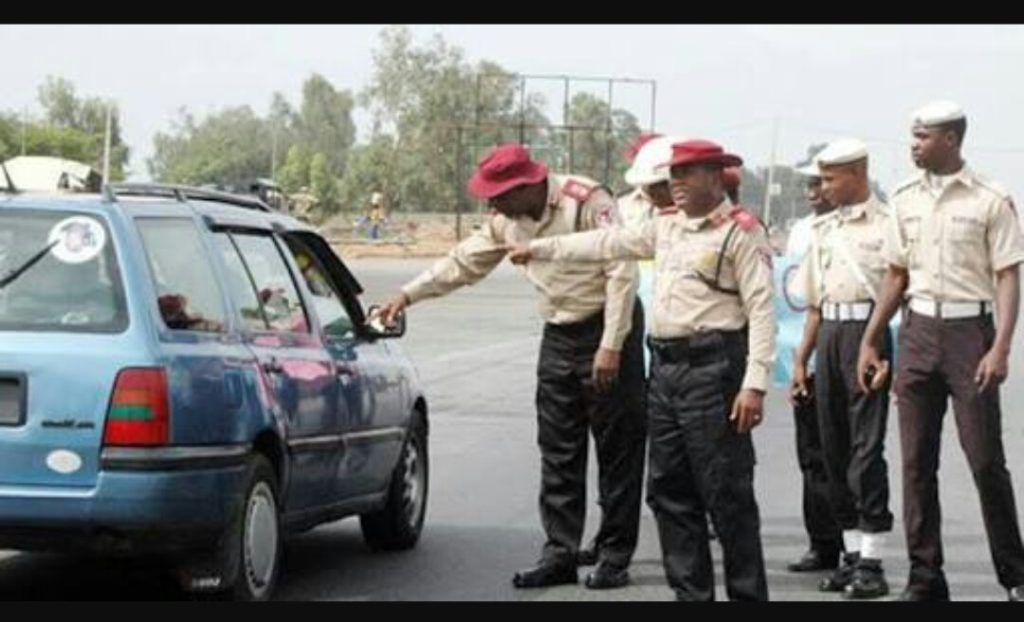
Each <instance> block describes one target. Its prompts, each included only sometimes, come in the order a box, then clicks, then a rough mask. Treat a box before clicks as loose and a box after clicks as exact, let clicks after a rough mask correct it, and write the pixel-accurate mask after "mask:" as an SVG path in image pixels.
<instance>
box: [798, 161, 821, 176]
mask: <svg viewBox="0 0 1024 622" xmlns="http://www.w3.org/2000/svg"><path fill="white" fill-rule="evenodd" d="M793 170H795V171H796V172H797V174H799V175H803V176H804V177H821V171H819V170H818V158H817V157H814V158H811V161H810V162H808V163H807V164H804V165H803V166H798V167H796V168H795V169H793Z"/></svg>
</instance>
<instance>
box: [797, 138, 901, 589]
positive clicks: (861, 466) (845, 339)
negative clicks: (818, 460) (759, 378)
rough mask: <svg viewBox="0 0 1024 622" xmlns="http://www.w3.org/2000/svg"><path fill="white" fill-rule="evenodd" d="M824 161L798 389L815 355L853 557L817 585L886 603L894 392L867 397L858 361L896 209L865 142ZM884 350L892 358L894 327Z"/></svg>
mask: <svg viewBox="0 0 1024 622" xmlns="http://www.w3.org/2000/svg"><path fill="white" fill-rule="evenodd" d="M817 162H818V169H819V171H820V175H821V178H822V193H823V194H824V195H825V198H826V200H827V201H828V202H829V203H830V204H831V205H834V206H835V207H836V209H835V210H833V211H831V212H829V213H828V215H826V216H821V217H819V218H817V219H815V221H814V224H813V226H812V230H811V247H810V250H809V251H808V253H807V254H806V255H804V258H803V260H802V262H801V264H800V268H799V270H798V271H797V274H796V276H795V277H794V285H793V286H794V288H801V289H802V292H801V294H802V297H803V298H804V299H805V300H807V302H808V310H807V322H806V324H805V327H804V338H803V342H802V343H801V344H800V347H799V348H798V349H797V352H796V360H795V366H794V372H793V384H794V392H795V393H796V394H798V395H799V394H807V393H809V390H808V387H807V386H806V383H807V375H808V374H807V365H808V362H809V360H810V356H811V353H812V352H814V351H815V350H817V358H816V364H815V368H816V372H817V378H816V381H815V383H814V392H815V402H816V404H817V414H818V427H819V431H820V435H821V446H822V449H823V454H824V459H825V471H826V473H827V476H828V484H829V499H830V502H831V507H832V512H833V514H834V515H835V518H836V521H837V522H838V523H839V526H840V528H841V529H842V537H843V548H844V549H845V551H846V553H845V554H844V555H843V564H842V565H841V566H839V567H838V568H836V570H835V572H833V573H832V576H830V577H827V578H826V579H824V580H823V581H822V582H821V584H820V586H819V587H820V589H821V590H822V591H828V592H831V591H837V592H839V591H841V592H843V595H844V596H845V597H847V598H880V597H882V596H885V595H886V594H888V593H889V586H888V583H887V582H886V580H885V571H884V569H883V568H882V556H883V550H884V544H885V534H886V533H888V532H889V531H891V530H892V520H893V518H892V512H890V511H889V474H888V467H887V465H886V462H885V456H884V449H885V430H886V422H887V421H888V413H889V392H888V386H887V385H885V386H883V387H881V389H880V390H877V391H872V392H864V391H861V390H860V388H859V385H858V382H857V376H856V371H857V370H856V361H857V353H858V352H859V349H860V341H861V337H862V336H863V334H864V329H865V327H866V326H867V320H868V318H869V317H870V315H871V309H872V307H873V305H874V301H875V299H876V297H877V295H878V288H879V285H880V284H881V281H882V277H883V275H884V274H885V260H884V258H883V255H882V243H883V237H884V234H885V227H886V224H887V222H888V219H889V209H888V207H886V205H885V204H884V203H882V202H881V201H879V200H878V198H877V197H876V196H875V195H874V194H873V193H872V191H871V186H870V182H869V180H868V151H867V147H866V146H865V145H864V143H863V142H861V141H859V140H856V139H839V140H836V141H834V142H832V143H830V144H829V145H828V146H827V147H826V148H825V149H824V150H823V151H822V152H821V153H819V154H818V157H817ZM882 343H883V346H882V347H883V351H884V353H885V355H886V356H889V355H890V354H891V352H892V335H891V333H890V332H889V331H888V328H887V329H886V332H885V335H884V339H883V342H882Z"/></svg>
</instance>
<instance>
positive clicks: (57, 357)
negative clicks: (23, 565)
mask: <svg viewBox="0 0 1024 622" xmlns="http://www.w3.org/2000/svg"><path fill="white" fill-rule="evenodd" d="M361 293H362V288H361V287H360V284H359V283H358V281H357V280H356V279H355V278H354V277H353V275H352V273H351V272H350V271H349V270H348V269H347V268H346V266H345V265H344V264H343V262H342V261H341V260H340V259H339V258H338V256H337V255H336V254H335V253H334V252H333V251H332V249H331V247H330V246H329V244H328V243H327V242H326V241H325V240H324V239H323V238H322V237H321V236H320V235H319V234H318V233H317V232H316V230H315V229H313V228H311V227H310V226H308V225H306V224H304V223H302V222H300V221H298V220H296V219H294V218H292V217H290V216H287V215H284V214H281V213H277V212H274V211H271V210H269V209H268V208H267V206H266V205H264V204H263V203H261V202H260V201H259V200H257V199H253V198H250V197H243V196H236V195H231V194H226V193H220V192H214V191H208V190H201V189H198V188H190V187H185V186H167V185H157V184H115V185H111V186H108V187H105V188H104V192H103V194H102V195H95V194H94V195H60V196H40V195H35V196H33V195H27V194H16V193H11V194H9V195H8V196H6V197H3V196H0V549H19V550H50V551H53V550H56V551H74V550H86V551H91V552H101V553H104V554H136V553H143V552H144V553H147V554H151V553H157V554H160V555H162V556H164V555H165V556H166V559H167V560H168V562H169V563H170V564H171V566H170V567H171V568H173V569H174V571H175V573H176V575H177V576H178V577H179V579H180V580H181V582H182V585H183V586H184V587H185V589H187V590H190V591H195V592H205V593H212V594H215V595H218V596H227V597H232V598H237V599H245V600H264V599H267V598H269V597H270V595H271V593H272V591H273V588H274V585H275V583H276V580H277V577H278V574H279V569H280V560H281V547H282V540H283V538H284V536H286V535H287V534H290V533H296V532H300V531H303V530H307V529H310V528H312V527H315V526H317V525H319V524H322V523H324V522H328V521H333V520H337V519H340V518H342V517H346V516H353V515H358V516H359V518H360V523H361V527H362V532H363V534H364V537H365V540H366V542H367V543H368V544H369V545H370V546H371V547H372V548H374V549H387V550H395V549H407V548H410V547H412V546H414V545H415V544H416V542H417V540H418V538H419V536H420V532H421V530H422V528H423V522H424V516H425V513H426V503H427V485H428V459H427V403H426V400H425V399H424V396H423V392H422V390H421V389H420V386H419V384H418V379H417V375H416V371H415V369H414V368H413V366H412V365H411V364H410V362H409V361H408V359H406V358H405V356H404V355H403V353H402V351H401V349H400V347H399V346H398V343H397V341H396V340H395V338H396V337H400V336H401V335H402V334H403V333H404V331H405V325H404V318H402V320H401V321H400V322H399V323H398V326H397V327H396V328H384V327H382V326H379V325H376V326H375V325H374V323H373V322H368V321H367V318H368V316H369V312H368V310H364V309H363V307H362V304H361V303H360V300H359V298H358V296H359V294H361Z"/></svg>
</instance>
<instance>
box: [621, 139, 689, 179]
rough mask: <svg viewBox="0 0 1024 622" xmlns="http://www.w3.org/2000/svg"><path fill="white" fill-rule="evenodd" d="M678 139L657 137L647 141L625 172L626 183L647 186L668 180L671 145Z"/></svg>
mask: <svg viewBox="0 0 1024 622" xmlns="http://www.w3.org/2000/svg"><path fill="white" fill-rule="evenodd" d="M679 140H680V139H679V138H673V137H670V136H659V137H657V138H652V139H651V140H649V141H647V143H646V144H644V146H643V147H641V148H640V151H638V152H637V154H636V158H634V159H633V164H632V165H630V167H629V170H627V171H626V174H625V176H624V177H625V179H626V183H627V184H629V185H630V186H649V185H651V184H656V183H658V182H662V181H668V180H669V166H668V163H669V161H670V160H671V159H672V144H673V143H677V142H679Z"/></svg>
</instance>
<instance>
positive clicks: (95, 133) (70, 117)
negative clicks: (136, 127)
mask: <svg viewBox="0 0 1024 622" xmlns="http://www.w3.org/2000/svg"><path fill="white" fill-rule="evenodd" d="M38 100H39V104H40V105H41V106H42V108H43V117H44V121H43V122H42V123H39V122H31V123H29V126H30V127H29V128H28V129H27V130H26V149H25V152H26V154H28V155H50V156H58V157H63V158H68V159H71V160H77V161H79V162H82V163H84V164H88V165H90V166H92V167H93V168H95V169H97V170H102V167H103V150H104V137H105V135H106V130H107V112H108V110H109V111H110V114H111V124H110V136H111V139H110V176H111V179H113V180H120V179H124V174H125V167H126V166H127V163H128V157H129V149H128V146H127V145H126V144H125V143H124V141H123V139H122V136H121V121H120V119H121V115H120V111H119V110H118V106H117V103H116V102H112V101H108V100H104V99H101V98H99V97H88V98H79V97H78V95H77V94H76V93H75V86H74V84H72V83H71V82H70V81H69V80H67V79H65V78H60V77H54V76H48V77H47V78H46V81H45V82H44V83H43V84H42V85H41V86H40V87H39V92H38ZM30 136H31V137H32V138H30ZM19 153H20V150H19Z"/></svg>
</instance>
